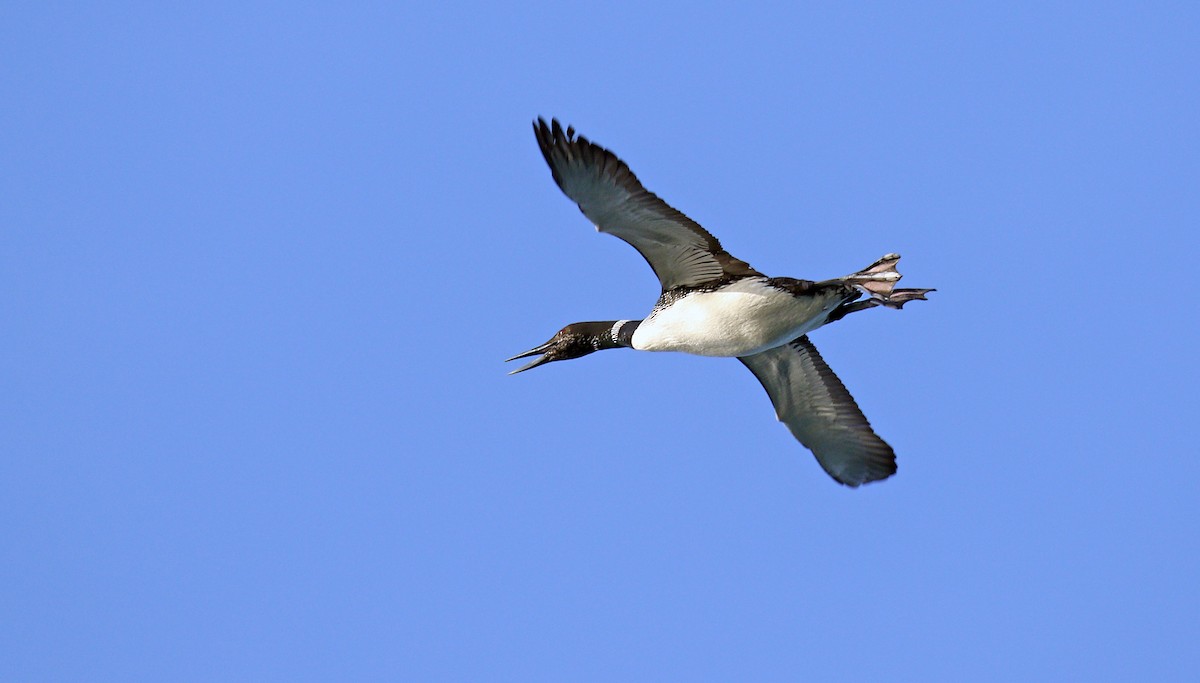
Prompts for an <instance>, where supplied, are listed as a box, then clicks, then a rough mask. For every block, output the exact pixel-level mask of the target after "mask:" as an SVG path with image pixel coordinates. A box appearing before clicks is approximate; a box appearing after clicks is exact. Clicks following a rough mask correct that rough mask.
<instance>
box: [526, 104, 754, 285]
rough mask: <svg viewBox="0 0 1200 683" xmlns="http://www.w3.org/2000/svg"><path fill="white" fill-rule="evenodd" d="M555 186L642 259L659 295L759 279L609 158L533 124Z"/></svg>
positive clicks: (553, 128) (551, 127) (581, 140)
mask: <svg viewBox="0 0 1200 683" xmlns="http://www.w3.org/2000/svg"><path fill="white" fill-rule="evenodd" d="M533 130H534V134H535V135H536V136H537V141H538V147H540V148H541V150H542V155H543V156H544V157H545V159H546V163H547V164H548V165H549V166H550V172H551V174H552V175H553V176H554V181H555V182H556V183H558V186H559V188H560V189H562V191H563V193H564V194H566V195H567V197H569V198H570V199H571V200H573V201H574V202H575V203H576V204H578V205H579V209H580V211H582V212H583V215H585V216H587V218H588V220H590V221H591V222H592V224H594V225H595V226H596V229H598V230H599V231H600V232H606V233H609V234H610V235H615V236H617V237H620V238H621V239H623V240H625V241H626V242H628V243H629V244H630V245H632V246H633V248H634V249H637V250H638V252H639V253H641V255H642V257H643V258H645V259H646V262H647V263H649V264H650V267H651V268H653V269H654V273H655V275H657V276H658V280H659V282H660V283H661V284H662V288H663V291H666V290H668V289H671V288H673V287H678V286H693V285H699V284H703V283H705V282H710V281H713V280H718V279H721V278H722V277H725V276H742V275H757V274H759V273H758V272H757V271H755V270H754V269H753V268H751V267H750V265H749V264H747V263H746V262H744V261H740V260H738V259H736V258H734V257H733V256H731V255H730V254H729V253H728V252H726V251H725V250H724V249H722V248H721V244H720V242H718V241H717V238H715V237H713V236H712V235H711V234H709V232H708V231H706V230H705V229H704V228H702V227H700V225H699V224H698V223H696V222H695V221H693V220H692V219H690V218H688V217H687V216H685V215H684V214H683V213H681V212H679V211H678V210H676V209H674V208H672V207H671V206H670V205H669V204H667V203H666V202H664V201H663V200H662V199H659V197H658V196H657V195H655V194H654V193H652V192H649V191H648V190H646V188H644V187H642V184H641V183H640V182H638V179H637V176H635V175H634V174H633V172H632V171H630V170H629V167H628V166H627V165H626V164H625V162H623V161H621V160H620V159H618V158H617V157H616V155H614V154H613V153H612V152H610V151H608V150H607V149H604V148H603V147H600V146H599V145H596V144H594V143H592V142H591V141H589V140H588V139H587V138H585V137H583V136H579V137H576V136H575V131H574V130H573V129H571V128H568V129H567V130H565V131H564V130H563V129H562V127H561V126H560V125H559V123H558V121H557V120H555V121H553V122H552V123H550V124H547V123H546V122H545V121H544V120H543V119H540V118H539V119H538V120H537V121H535V122H534V124H533Z"/></svg>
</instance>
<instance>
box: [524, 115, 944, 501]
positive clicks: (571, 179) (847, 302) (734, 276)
mask: <svg viewBox="0 0 1200 683" xmlns="http://www.w3.org/2000/svg"><path fill="white" fill-rule="evenodd" d="M533 132H534V135H535V136H536V137H537V143H538V147H539V148H541V150H542V155H543V156H544V157H545V158H546V163H547V164H548V165H549V166H550V173H551V175H552V176H553V177H554V182H556V183H558V187H559V188H560V189H561V190H562V191H563V193H564V194H566V195H567V197H569V198H570V199H571V201H573V202H575V203H576V204H578V205H579V210H580V211H582V212H583V215H584V216H586V217H587V218H588V220H590V221H591V222H592V223H593V224H594V225H595V226H596V229H597V230H599V231H600V232H606V233H609V234H611V235H615V236H617V237H619V238H621V239H622V240H625V241H626V242H628V243H629V244H630V245H631V246H632V247H633V248H634V249H637V250H638V252H639V253H640V254H641V255H642V257H643V258H645V259H646V261H647V262H648V263H649V264H650V267H651V268H652V269H653V270H654V274H655V275H657V276H658V280H659V282H660V283H661V284H662V294H660V295H659V297H658V301H657V302H656V303H655V304H654V307H653V308H652V309H651V310H650V313H649V315H647V316H646V318H645V319H644V320H605V321H596V322H577V323H572V324H570V325H567V326H566V327H564V328H562V329H561V330H559V331H558V333H557V334H555V335H554V337H553V338H551V339H550V341H548V342H546V343H545V344H542V345H540V346H537V347H535V348H533V349H530V350H529V351H526V352H525V353H520V354H517V355H515V356H513V357H512V358H509V359H508V360H510V361H512V360H516V359H518V358H526V357H529V356H539V358H537V359H536V360H534V361H533V362H531V363H529V364H528V365H526V366H524V367H522V368H519V369H517V370H513V371H512V372H511V373H509V374H516V373H518V372H523V371H525V370H529V369H531V368H536V367H538V366H539V365H544V364H546V363H549V362H552V361H559V360H569V359H572V358H580V357H582V356H586V355H587V354H589V353H593V352H595V351H600V350H603V349H616V348H632V349H637V350H639V351H680V352H683V353H691V354H695V355H699V356H717V357H734V358H737V359H738V360H740V361H741V362H742V363H743V364H745V366H746V367H747V368H749V369H750V372H752V373H754V376H755V377H757V378H758V381H759V382H760V383H761V384H762V386H763V388H764V389H766V390H767V395H768V396H769V397H770V398H771V403H772V404H773V405H774V407H775V415H776V417H777V418H778V419H779V421H780V422H783V423H784V424H785V425H787V428H788V429H789V430H790V431H791V432H792V435H793V436H795V437H796V439H797V440H798V441H799V442H800V443H802V444H804V446H806V447H807V448H809V449H810V450H811V451H812V452H813V454H814V455H816V457H817V462H818V463H820V465H821V467H823V468H824V469H825V471H826V472H828V473H829V476H831V477H833V478H834V479H835V480H836V481H838V482H839V483H841V484H845V485H846V486H851V487H856V486H859V485H861V484H865V483H867V482H872V481H879V480H882V479H886V478H888V477H890V476H891V475H893V474H895V472H896V455H895V453H894V452H893V451H892V448H891V446H889V445H887V443H885V442H884V441H883V439H881V438H879V436H878V435H876V434H875V432H874V431H873V430H872V429H871V425H870V423H869V422H867V418H866V417H865V416H864V415H863V414H862V411H861V410H859V407H858V404H856V403H855V402H854V398H852V397H851V396H850V392H848V391H846V387H845V386H844V385H843V384H842V382H841V380H839V379H838V378H837V375H835V374H833V371H832V370H830V369H829V366H828V365H826V363H825V361H824V359H822V358H821V355H820V354H819V353H817V349H816V347H814V346H813V344H812V342H811V341H809V339H808V334H809V333H810V332H812V331H813V330H815V329H817V328H818V327H821V326H822V325H826V324H828V323H831V322H834V321H836V320H841V319H842V318H844V317H846V316H847V315H849V314H851V313H854V312H856V311H862V310H866V309H868V308H874V307H876V306H883V307H885V308H894V309H900V308H901V307H903V306H904V304H906V303H908V302H909V301H913V300H917V299H921V300H924V299H925V295H926V294H927V293H928V292H931V291H934V290H932V289H899V288H897V287H896V286H895V285H896V282H897V281H898V280H899V279H900V273H899V272H898V271H897V270H896V263H897V262H898V261H899V260H900V255H899V254H887V255H885V256H883V257H882V258H880V259H879V260H877V261H875V262H874V263H872V264H871V265H869V266H867V267H866V268H864V269H862V270H860V271H858V272H856V273H851V274H850V275H847V276H846V277H842V278H835V279H832V280H821V281H812V280H798V279H795V278H790V277H767V276H766V275H763V274H762V273H760V272H758V271H757V270H755V269H754V268H752V267H750V264H748V263H746V262H745V261H742V260H740V259H738V258H736V257H734V256H732V255H730V254H729V252H727V251H725V250H724V249H723V248H721V244H720V242H718V241H717V238H715V237H713V236H712V235H711V234H710V233H709V232H708V231H707V230H705V229H704V228H702V227H700V225H699V224H697V223H696V222H695V221H693V220H691V219H690V218H688V217H687V216H685V215H683V214H682V213H680V212H679V211H678V210H676V209H674V208H672V207H671V206H670V205H669V204H667V203H666V202H664V201H663V200H662V199H659V197H658V196H657V195H655V194H654V193H652V192H649V191H648V190H646V188H644V187H642V184H641V183H640V182H638V179H637V177H636V176H634V174H633V172H632V171H630V170H629V167H628V166H626V165H625V162H623V161H621V160H620V159H618V158H617V157H616V155H614V154H613V153H612V152H610V151H608V150H607V149H605V148H603V147H601V146H599V145H597V144H595V143H593V142H591V141H590V140H588V139H587V138H585V137H584V136H582V135H579V136H576V135H575V130H574V129H573V128H571V127H567V129H566V130H563V128H562V126H561V125H560V124H559V122H558V121H557V120H553V121H552V122H551V123H550V124H547V123H546V121H545V120H544V119H542V118H538V120H537V121H535V122H534V124H533Z"/></svg>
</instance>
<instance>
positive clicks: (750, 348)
mask: <svg viewBox="0 0 1200 683" xmlns="http://www.w3.org/2000/svg"><path fill="white" fill-rule="evenodd" d="M791 282H792V283H795V284H796V285H797V286H794V287H791V288H789V287H788V286H787V285H788V284H789V283H788V282H787V281H780V280H773V279H771V278H766V277H763V276H761V275H750V276H746V277H743V278H740V279H738V280H734V281H733V282H730V283H728V284H723V285H721V286H720V287H718V288H716V289H711V290H709V289H704V288H694V289H690V290H687V291H684V292H680V293H679V294H678V295H676V296H664V297H662V298H660V299H659V305H657V306H655V308H654V309H653V310H652V311H651V312H650V315H649V316H648V317H647V318H646V319H645V320H643V321H642V324H641V325H639V326H638V328H637V331H636V332H634V333H633V348H635V349H637V350H639V351H681V352H683V353H691V354H695V355H697V356H723V357H730V358H736V357H738V356H749V355H752V354H755V353H760V352H762V351H766V350H767V349H771V348H774V347H776V346H779V345H781V344H784V343H787V342H789V341H791V340H793V339H795V338H796V337H799V336H800V335H803V334H807V333H809V332H811V331H812V330H814V329H816V328H818V327H820V326H821V325H823V324H825V320H826V318H827V317H828V316H829V314H830V313H831V312H833V310H834V309H835V308H837V307H838V306H839V305H841V304H842V303H843V302H844V301H846V300H847V299H857V298H858V297H859V296H860V294H859V293H858V291H856V290H855V289H854V288H853V287H849V286H844V285H841V286H839V285H827V286H822V287H816V286H815V285H816V283H805V282H804V281H802V280H801V281H791ZM803 285H808V286H807V287H804V286H803ZM668 294H669V293H668Z"/></svg>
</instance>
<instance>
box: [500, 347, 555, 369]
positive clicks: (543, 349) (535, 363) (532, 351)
mask: <svg viewBox="0 0 1200 683" xmlns="http://www.w3.org/2000/svg"><path fill="white" fill-rule="evenodd" d="M553 343H554V340H553V339H552V340H550V341H548V342H546V343H545V344H542V345H541V346H537V347H534V348H532V349H529V350H528V351H526V352H525V353H518V354H517V355H515V356H513V357H512V358H509V359H507V360H505V361H504V362H505V363H507V362H508V361H510V360H516V359H518V358H528V357H529V356H536V355H538V354H539V353H546V352H547V351H549V350H550V347H551V346H552V345H553ZM552 360H554V359H553V358H551V357H550V356H542V357H541V358H539V359H537V360H535V361H533V362H532V363H529V364H528V365H525V366H524V367H520V368H517V369H516V370H513V371H512V372H510V373H508V374H510V375H515V374H517V373H518V372H525V371H526V370H532V369H533V368H536V367H537V366H539V365H541V364H543V363H549V362H550V361H552Z"/></svg>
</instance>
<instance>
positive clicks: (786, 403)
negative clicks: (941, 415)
mask: <svg viewBox="0 0 1200 683" xmlns="http://www.w3.org/2000/svg"><path fill="white" fill-rule="evenodd" d="M738 360H740V361H742V362H743V363H745V364H746V367H748V368H750V372H753V373H754V376H755V377H757V378H758V381H759V382H761V383H762V385H763V388H764V389H766V390H767V395H769V396H770V397H771V403H772V404H774V406H775V414H776V416H778V417H779V421H780V422H782V423H784V424H786V425H787V428H788V429H789V430H791V432H792V435H793V436H795V437H796V439H798V440H799V441H800V443H802V444H804V445H805V446H807V447H808V448H809V449H811V450H812V452H813V454H814V455H816V456H817V462H819V463H821V467H824V468H825V471H826V472H828V473H829V475H830V476H831V477H833V478H834V479H836V480H837V481H838V482H840V483H842V484H845V485H847V486H859V485H860V484H865V483H867V482H871V481H878V480H880V479H887V478H888V477H890V476H892V475H893V474H895V473H896V454H895V453H894V452H893V451H892V447H891V446H889V445H887V444H886V443H884V441H883V439H880V438H879V436H877V435H876V434H875V432H874V431H872V430H871V424H870V423H869V422H867V418H866V417H865V416H864V415H863V414H862V411H861V410H859V408H858V404H856V403H855V402H854V398H853V397H851V396H850V392H848V391H846V387H845V385H843V384H842V381H841V380H839V379H838V378H837V375H835V374H833V370H830V369H829V366H828V365H826V364H825V360H824V359H823V358H821V354H819V353H817V349H816V347H814V346H813V345H812V342H810V341H809V340H808V337H800V338H799V339H794V340H792V341H791V342H789V343H787V344H784V345H783V346H777V347H775V348H773V349H770V350H768V351H763V352H762V353H757V354H754V355H753V356H744V357H742V358H739V359H738Z"/></svg>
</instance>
